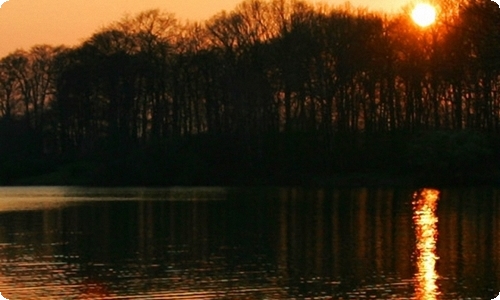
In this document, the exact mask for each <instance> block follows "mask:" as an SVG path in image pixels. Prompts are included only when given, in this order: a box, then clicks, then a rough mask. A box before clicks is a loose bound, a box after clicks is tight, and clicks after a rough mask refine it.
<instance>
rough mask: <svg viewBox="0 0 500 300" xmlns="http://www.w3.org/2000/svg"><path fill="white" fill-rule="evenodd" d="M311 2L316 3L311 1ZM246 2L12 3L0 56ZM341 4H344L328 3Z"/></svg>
mask: <svg viewBox="0 0 500 300" xmlns="http://www.w3.org/2000/svg"><path fill="white" fill-rule="evenodd" d="M311 1H312V0H311ZM240 2H241V0H136V1H133V0H106V1H103V0H10V1H8V2H6V3H4V4H3V5H2V7H1V8H0V40H1V43H0V57H4V56H5V55H7V54H8V53H10V52H12V51H14V50H16V49H18V48H23V49H26V50H27V49H29V48H30V47H31V46H33V45H36V44H49V45H61V44H65V45H68V46H73V45H76V44H79V43H80V42H82V41H83V40H84V39H86V38H87V37H89V36H90V35H91V34H92V33H93V32H95V31H96V30H98V29H99V28H100V27H101V26H104V25H107V24H109V23H110V22H113V21H116V20H119V19H120V18H121V17H123V16H124V15H125V14H126V13H130V14H136V13H138V12H141V11H144V10H147V9H153V8H160V9H162V10H166V11H170V12H173V13H175V14H176V16H177V18H178V19H180V20H186V19H189V20H205V19H207V18H209V17H211V16H213V15H214V14H216V13H217V12H220V11H222V10H228V11H230V10H232V9H233V8H234V7H235V6H236V5H237V4H238V3H240ZM323 2H326V3H330V4H333V5H341V4H343V3H344V2H345V1H343V0H329V1H323ZM350 2H351V4H352V5H353V6H355V7H358V6H360V7H366V8H368V9H372V10H379V11H381V10H383V11H387V12H391V11H392V12H398V11H399V10H400V9H401V7H402V6H404V5H405V4H406V3H408V1H407V0H381V1H377V2H374V1H372V0H352V1H350Z"/></svg>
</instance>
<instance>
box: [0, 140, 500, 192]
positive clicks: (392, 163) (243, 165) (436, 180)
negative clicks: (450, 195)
mask: <svg viewBox="0 0 500 300" xmlns="http://www.w3.org/2000/svg"><path fill="white" fill-rule="evenodd" d="M499 154H500V145H499V142H498V139H496V138H495V137H493V136H488V135H485V134H481V133H478V132H474V131H429V132H421V133H419V134H415V135H413V136H410V135H408V134H405V133H403V132H400V133H399V134H391V135H378V136H374V135H372V136H370V135H349V136H340V135H338V136H333V137H332V140H330V141H328V140H326V139H325V138H324V137H322V136H315V135H314V134H310V133H309V134H308V133H303V134H291V135H285V134H282V135H273V136H267V137H266V136H262V137H246V138H245V137H242V136H224V137H221V136H206V135H199V136H197V137H190V138H185V139H179V140H177V141H176V142H172V143H168V144H158V145H156V147H149V148H139V147H138V148H135V149H133V148H128V149H122V150H121V151H119V152H118V151H116V152H114V151H109V149H103V152H102V153H94V154H92V155H89V156H87V157H85V158H82V159H77V160H71V161H67V160H64V158H55V157H52V158H45V159H39V160H33V161H19V162H17V163H16V162H14V163H13V164H11V165H5V164H4V166H3V167H2V169H1V170H2V174H1V175H2V176H1V177H0V178H2V184H4V185H89V186H96V185H97V186H116V185H120V186H128V185H140V186H171V185H229V186H231V185H332V186H427V185H434V186H436V185H437V186H443V185H495V184H498V183H500V172H499V170H500V164H499V163H498V161H497V160H496V159H495V158H496V157H498V155H499Z"/></svg>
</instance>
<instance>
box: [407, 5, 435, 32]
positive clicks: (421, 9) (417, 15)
mask: <svg viewBox="0 0 500 300" xmlns="http://www.w3.org/2000/svg"><path fill="white" fill-rule="evenodd" d="M411 17H412V19H413V21H415V23H417V24H418V25H419V26H422V27H426V26H429V25H431V24H432V23H434V21H435V20H436V9H435V8H434V6H432V5H430V4H427V3H419V4H417V5H416V6H415V8H414V9H413V11H412V13H411Z"/></svg>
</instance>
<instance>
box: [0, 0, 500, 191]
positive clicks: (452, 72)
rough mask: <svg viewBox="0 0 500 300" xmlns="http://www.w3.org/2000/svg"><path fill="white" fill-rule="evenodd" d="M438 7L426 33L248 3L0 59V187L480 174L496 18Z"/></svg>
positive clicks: (360, 13) (499, 83) (322, 11)
mask: <svg viewBox="0 0 500 300" xmlns="http://www.w3.org/2000/svg"><path fill="white" fill-rule="evenodd" d="M438 4H439V7H440V14H439V19H438V21H437V23H436V24H434V25H432V26H431V27H429V28H420V27H418V26H417V25H415V24H413V22H412V21H411V19H410V18H409V16H408V14H407V13H401V14H398V15H390V16H382V15H380V14H377V13H372V12H368V11H365V10H360V9H354V8H352V7H349V6H347V5H346V6H344V7H340V8H339V7H329V6H326V5H312V4H309V3H307V2H302V1H291V0H269V1H264V0H247V1H245V2H242V3H241V4H240V5H238V6H237V7H236V8H235V9H234V10H233V11H231V12H221V13H219V14H218V15H215V16H214V17H212V18H211V19H209V20H207V21H205V22H202V23H192V22H188V23H182V22H180V21H179V20H177V19H176V18H175V16H174V15H172V14H169V13H164V12H161V11H159V10H150V11H146V12H143V13H140V14H138V15H136V16H130V17H125V18H124V19H122V20H120V21H118V22H115V23H113V24H110V25H109V26H107V27H105V28H102V29H100V30H99V31H98V32H96V33H95V34H93V35H92V36H91V37H90V38H88V39H87V40H86V41H84V42H83V43H82V44H81V45H79V46H77V47H74V48H66V47H53V46H48V45H40V46H34V47H33V48H31V49H30V50H29V51H24V50H18V51H15V52H13V53H11V54H9V55H7V56H6V57H4V58H2V59H1V60H0V167H1V169H0V170H1V171H0V182H3V183H16V182H19V179H20V178H23V177H29V176H34V175H39V174H42V173H47V172H53V173H52V175H53V176H56V177H54V178H53V179H52V180H53V181H55V182H59V183H71V179H68V178H70V177H75V178H81V179H82V181H79V182H81V183H89V184H97V183H101V184H179V183H184V184H204V183H216V184H229V183H237V182H255V183H262V182H292V181H295V180H300V178H304V177H308V178H309V177H311V176H312V177H315V176H319V177H322V176H331V175H332V174H337V173H344V172H350V173H353V172H370V171H380V170H383V171H387V172H391V173H398V172H403V173H404V172H413V173H415V174H419V175H420V176H423V177H425V176H427V175H426V174H428V173H429V172H431V173H436V172H437V173H441V174H444V175H442V176H441V177H443V178H444V177H449V176H452V177H453V178H455V177H460V178H461V177H462V176H466V175H467V174H469V173H470V171H471V168H472V169H473V170H476V171H477V172H479V173H481V172H483V173H487V174H488V176H489V175H491V174H492V173H491V172H493V171H494V170H496V168H497V167H499V166H498V165H496V164H495V163H496V161H495V160H494V159H493V158H494V156H495V154H497V152H496V151H497V150H498V149H497V145H496V144H498V143H496V142H495V141H496V138H495V137H496V136H497V134H498V132H499V131H500V109H499V108H500V94H499V88H500V26H499V25H498V24H500V10H499V8H498V6H497V5H496V4H495V3H493V2H492V1H489V0H470V1H462V2H460V3H459V2H455V1H450V2H446V1H442V2H440V3H438ZM463 130H467V131H463ZM436 136H438V138H437V139H436ZM422 153H424V154H425V155H423V154H422ZM499 153H500V151H499ZM485 168H486V169H485ZM486 170H489V171H487V172H486ZM56 174H59V176H60V178H58V177H57V175H56ZM65 180H68V182H66V181H65ZM254 180H255V181H254ZM49 181H50V180H49ZM77 181H78V180H77Z"/></svg>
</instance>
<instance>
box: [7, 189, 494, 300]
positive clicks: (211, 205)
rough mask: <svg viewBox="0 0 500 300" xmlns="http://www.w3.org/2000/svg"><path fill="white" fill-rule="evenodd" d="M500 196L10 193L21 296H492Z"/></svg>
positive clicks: (16, 285) (13, 280)
mask: <svg viewBox="0 0 500 300" xmlns="http://www.w3.org/2000/svg"><path fill="white" fill-rule="evenodd" d="M499 192H500V190H495V189H485V188H483V189H450V190H442V191H434V190H422V191H418V192H415V191H411V190H398V189H293V188H268V189H249V188H246V189H236V188H232V189H225V188H171V189H145V188H125V189H123V188H116V189H94V188H64V187H63V188H58V187H50V188H45V187H44V188H38V187H28V188H0V292H1V293H2V295H3V296H5V297H6V298H8V299H10V300H18V299H29V300H31V299H425V300H434V299H436V300H437V299H492V298H493V297H494V296H496V295H498V292H500V281H499V275H500V193H499Z"/></svg>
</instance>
